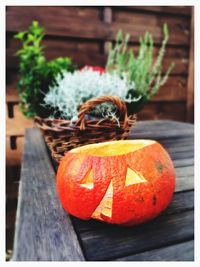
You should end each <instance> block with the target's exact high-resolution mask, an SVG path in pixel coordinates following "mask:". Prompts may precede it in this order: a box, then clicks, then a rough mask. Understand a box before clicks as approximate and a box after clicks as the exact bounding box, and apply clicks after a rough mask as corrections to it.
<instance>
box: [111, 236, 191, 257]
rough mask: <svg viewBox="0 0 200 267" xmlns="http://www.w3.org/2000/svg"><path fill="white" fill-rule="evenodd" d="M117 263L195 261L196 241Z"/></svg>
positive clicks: (141, 254) (144, 253)
mask: <svg viewBox="0 0 200 267" xmlns="http://www.w3.org/2000/svg"><path fill="white" fill-rule="evenodd" d="M116 261H194V241H187V242H183V243H180V244H176V245H172V246H168V247H163V248H159V249H154V250H150V251H146V252H143V253H138V254H135V255H130V256H127V257H123V258H119V259H116Z"/></svg>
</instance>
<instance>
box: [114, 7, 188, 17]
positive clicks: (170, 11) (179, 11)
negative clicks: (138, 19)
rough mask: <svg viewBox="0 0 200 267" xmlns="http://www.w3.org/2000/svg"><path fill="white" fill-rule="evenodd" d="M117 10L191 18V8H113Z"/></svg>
mask: <svg viewBox="0 0 200 267" xmlns="http://www.w3.org/2000/svg"><path fill="white" fill-rule="evenodd" d="M113 8H115V9H120V10H122V9H127V10H132V11H137V10H138V11H143V12H145V14H146V12H156V13H158V14H161V15H163V14H174V15H175V16H182V15H183V16H190V15H191V6H113Z"/></svg>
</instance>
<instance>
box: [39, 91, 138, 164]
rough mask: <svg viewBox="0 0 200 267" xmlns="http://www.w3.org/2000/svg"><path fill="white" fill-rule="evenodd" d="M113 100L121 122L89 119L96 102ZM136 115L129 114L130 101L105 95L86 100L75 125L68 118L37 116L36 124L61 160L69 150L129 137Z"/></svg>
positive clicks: (52, 153) (54, 157) (52, 152)
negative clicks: (127, 102)
mask: <svg viewBox="0 0 200 267" xmlns="http://www.w3.org/2000/svg"><path fill="white" fill-rule="evenodd" d="M103 102H112V103H113V104H115V105H116V107H117V108H118V112H119V122H117V121H116V120H114V119H113V120H109V119H99V120H97V119H95V120H87V121H86V120H85V115H86V114H87V113H88V112H89V111H90V110H91V109H92V108H94V107H95V106H96V105H98V104H101V103H103ZM135 121H136V115H135V114H133V115H131V116H129V117H128V115H127V108H126V104H125V103H124V102H123V101H122V100H121V99H120V98H118V97H116V96H102V97H98V98H93V99H91V100H88V101H87V102H86V103H84V104H83V105H82V106H81V107H80V110H79V113H78V120H77V121H76V122H74V123H73V124H72V123H70V121H68V120H61V119H50V118H40V117H36V118H35V124H36V126H38V127H39V128H40V129H41V130H42V132H43V135H44V139H45V142H46V143H47V145H48V147H49V149H50V151H51V155H52V157H53V159H54V160H55V161H56V162H57V163H59V162H60V160H61V159H62V157H63V156H64V154H65V152H67V151H68V150H70V149H72V148H75V147H78V146H83V145H86V144H92V143H97V142H105V141H109V140H120V139H126V138H127V136H128V134H129V131H130V128H131V127H132V126H133V125H134V124H135Z"/></svg>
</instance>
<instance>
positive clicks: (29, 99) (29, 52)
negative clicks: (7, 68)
mask: <svg viewBox="0 0 200 267" xmlns="http://www.w3.org/2000/svg"><path fill="white" fill-rule="evenodd" d="M43 37H44V29H43V28H42V27H40V26H39V24H38V22H37V21H33V22H32V24H31V25H30V27H29V28H28V31H25V32H19V33H17V34H16V35H15V38H16V39H18V40H20V41H21V42H22V48H21V49H20V50H18V51H17V53H16V55H17V56H18V57H19V60H20V63H19V73H20V75H21V78H20V80H19V82H18V90H19V96H20V100H21V104H20V107H21V111H22V112H23V114H24V115H25V116H27V117H34V116H41V117H45V116H48V115H49V111H48V109H47V108H46V107H45V106H43V99H44V97H45V94H46V93H47V92H48V91H49V88H50V87H51V86H53V85H55V84H56V77H57V75H58V74H60V75H62V73H63V71H73V66H72V62H71V60H70V59H69V58H68V57H65V58H63V57H59V58H56V59H54V60H51V61H47V60H46V58H45V56H44V46H42V45H41V41H42V40H43Z"/></svg>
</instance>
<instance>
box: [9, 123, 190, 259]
mask: <svg viewBox="0 0 200 267" xmlns="http://www.w3.org/2000/svg"><path fill="white" fill-rule="evenodd" d="M139 138H148V139H154V140H157V141H159V142H160V143H161V144H162V145H163V146H164V147H165V148H166V149H167V151H168V152H169V154H170V155H171V158H172V160H173V162H174V165H175V168H176V174H177V185H176V190H175V194H174V197H173V201H172V203H171V204H170V206H169V207H168V208H167V210H166V211H165V212H164V213H163V214H161V215H160V216H159V217H157V218H156V219H154V220H152V221H151V222H148V223H145V224H143V225H139V226H135V227H130V228H123V227H119V226H112V225H107V224H104V223H101V222H98V221H94V220H90V221H82V220H79V219H77V218H75V217H72V216H70V215H69V214H67V213H66V212H65V211H64V210H63V209H62V207H61V204H60V202H59V200H58V197H57V193H56V188H55V171H54V168H53V165H52V161H51V159H50V157H49V155H48V152H47V148H46V145H45V143H44V141H43V138H42V136H41V134H40V132H39V130H38V129H36V128H33V129H28V130H27V131H26V135H25V146H24V154H23V161H22V169H21V181H20V187H19V201H18V208H17V218H16V230H15V239H14V254H13V258H12V260H14V261H101V260H106V261H193V260H194V241H193V239H194V180H193V176H194V140H193V139H194V127H193V125H192V124H188V123H181V122H175V121H144V122H138V123H137V125H136V127H135V128H134V129H133V131H132V133H131V135H130V139H139Z"/></svg>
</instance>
